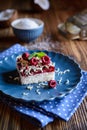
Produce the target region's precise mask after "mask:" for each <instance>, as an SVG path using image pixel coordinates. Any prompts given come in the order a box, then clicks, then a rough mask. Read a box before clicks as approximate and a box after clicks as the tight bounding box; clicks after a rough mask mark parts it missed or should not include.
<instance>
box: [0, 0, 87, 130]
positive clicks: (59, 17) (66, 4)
mask: <svg viewBox="0 0 87 130" xmlns="http://www.w3.org/2000/svg"><path fill="white" fill-rule="evenodd" d="M50 2H51V7H50V10H48V11H42V12H38V11H36V10H35V9H34V8H33V7H32V6H31V1H30V0H26V1H24V0H8V1H7V0H3V1H2V2H1V3H0V10H3V9H7V8H15V9H18V13H19V17H37V18H40V19H42V20H43V21H44V23H45V28H44V32H43V34H42V36H41V37H39V38H38V40H37V41H42V39H43V38H44V37H45V36H48V35H51V38H52V40H53V43H52V46H54V48H52V50H55V51H58V52H61V53H64V54H65V55H69V56H71V57H72V58H74V59H75V60H76V61H77V62H78V63H79V64H80V66H81V68H82V69H84V70H87V41H79V40H75V41H71V40H68V39H66V38H64V37H63V36H61V35H60V33H59V32H58V29H57V25H58V24H59V23H61V22H64V21H65V20H66V19H67V18H68V17H69V16H71V15H74V14H75V13H77V12H79V11H81V10H83V9H85V8H87V1H86V0H83V1H82V0H73V1H70V0H50ZM55 41H59V45H58V46H57V45H56V44H55ZM18 42H19V43H20V44H21V45H25V46H26V44H27V43H23V42H21V41H20V40H19V39H17V38H16V37H15V36H14V34H13V32H12V29H11V27H9V28H7V29H4V30H1V29H0V51H2V50H5V49H7V48H8V47H10V46H12V45H14V44H15V43H18ZM35 44H37V42H36V43H35ZM27 46H28V45H27ZM48 49H49V48H48ZM0 130H87V98H85V99H84V101H83V102H82V104H81V105H80V107H79V108H78V110H77V111H76V112H75V114H74V115H73V116H72V117H71V119H70V120H69V121H68V122H65V121H63V120H60V119H59V120H58V119H55V121H54V122H53V123H50V124H48V125H47V126H46V127H44V128H36V127H34V126H33V125H31V124H30V123H29V121H28V120H26V119H24V118H23V115H20V113H17V112H15V111H14V110H12V109H11V108H9V107H8V106H7V105H5V104H3V103H0Z"/></svg>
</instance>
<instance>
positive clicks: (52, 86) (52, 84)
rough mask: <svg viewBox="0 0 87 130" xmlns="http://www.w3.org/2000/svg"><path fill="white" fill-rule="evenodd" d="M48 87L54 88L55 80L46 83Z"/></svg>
mask: <svg viewBox="0 0 87 130" xmlns="http://www.w3.org/2000/svg"><path fill="white" fill-rule="evenodd" d="M48 85H49V87H51V88H54V87H56V81H55V80H50V81H49V82H48Z"/></svg>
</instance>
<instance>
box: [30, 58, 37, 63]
mask: <svg viewBox="0 0 87 130" xmlns="http://www.w3.org/2000/svg"><path fill="white" fill-rule="evenodd" d="M30 64H31V65H37V64H38V60H37V59H36V58H35V57H33V58H32V59H30Z"/></svg>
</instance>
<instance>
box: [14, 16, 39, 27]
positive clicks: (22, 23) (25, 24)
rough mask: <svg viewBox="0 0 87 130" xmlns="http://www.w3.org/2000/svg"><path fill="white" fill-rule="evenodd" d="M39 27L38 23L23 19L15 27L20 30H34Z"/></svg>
mask: <svg viewBox="0 0 87 130" xmlns="http://www.w3.org/2000/svg"><path fill="white" fill-rule="evenodd" d="M38 26H39V24H38V23H36V22H35V21H34V20H31V19H27V18H25V19H21V20H19V21H18V22H17V23H16V24H15V27H16V28H19V29H34V28H37V27H38Z"/></svg>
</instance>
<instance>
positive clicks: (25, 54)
mask: <svg viewBox="0 0 87 130" xmlns="http://www.w3.org/2000/svg"><path fill="white" fill-rule="evenodd" d="M28 57H29V53H28V52H25V53H23V54H22V58H23V59H24V60H27V59H28Z"/></svg>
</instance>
